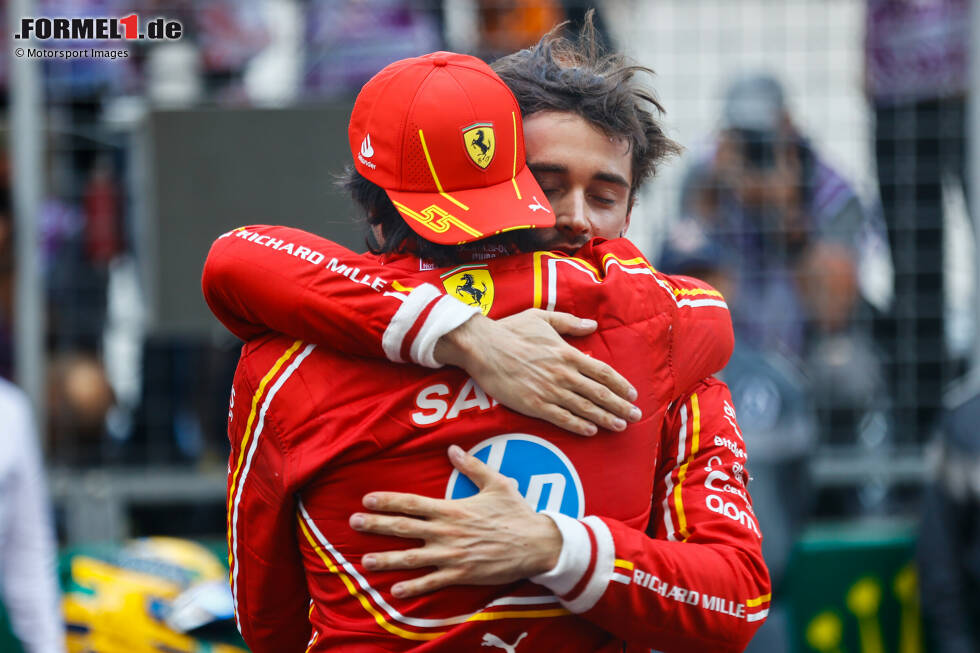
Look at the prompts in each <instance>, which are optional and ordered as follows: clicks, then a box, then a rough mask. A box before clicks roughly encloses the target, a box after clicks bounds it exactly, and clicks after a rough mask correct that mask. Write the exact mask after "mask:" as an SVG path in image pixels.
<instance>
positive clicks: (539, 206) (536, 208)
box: [527, 195, 551, 213]
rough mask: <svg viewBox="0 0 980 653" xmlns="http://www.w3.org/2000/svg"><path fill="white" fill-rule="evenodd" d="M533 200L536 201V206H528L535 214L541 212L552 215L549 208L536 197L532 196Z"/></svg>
mask: <svg viewBox="0 0 980 653" xmlns="http://www.w3.org/2000/svg"><path fill="white" fill-rule="evenodd" d="M531 199H532V200H534V204H528V205H527V208H529V209H531V210H532V211H534V212H535V213H537V212H538V211H539V210H540V211H544V212H545V213H551V211H549V210H548V207H547V206H545V205H544V204H542V203H541V202H540V200H538V198H537V196H536V195H532V196H531Z"/></svg>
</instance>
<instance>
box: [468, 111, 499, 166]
mask: <svg viewBox="0 0 980 653" xmlns="http://www.w3.org/2000/svg"><path fill="white" fill-rule="evenodd" d="M463 143H464V144H465V145H466V153H467V154H469V155H470V159H472V160H473V163H475V164H476V165H478V166H480V167H481V168H484V169H486V167H487V166H488V165H490V162H491V161H493V151H494V146H495V145H496V143H497V139H496V138H495V137H494V135H493V124H491V123H489V122H478V123H476V124H475V125H470V126H469V127H464V128H463Z"/></svg>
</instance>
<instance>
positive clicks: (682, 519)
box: [674, 393, 701, 542]
mask: <svg viewBox="0 0 980 653" xmlns="http://www.w3.org/2000/svg"><path fill="white" fill-rule="evenodd" d="M691 422H692V426H691V431H692V433H691V453H689V454H688V456H687V460H685V461H684V464H682V465H681V468H680V471H678V472H677V485H676V486H675V487H674V506H675V507H676V508H677V524H678V526H679V528H678V529H677V530H678V531H679V532H680V534H681V541H682V542H684V541H687V539H688V538H689V537H691V533H690V532H689V531H688V530H687V517H686V516H685V514H684V500H683V498H682V497H681V488H682V487H683V486H684V477H685V476H687V467H688V465H690V464H691V461H692V460H693V459H694V456H695V455H697V453H698V448H699V444H700V442H699V440H700V436H701V411H700V409H699V408H698V395H697V393H694V394H692V395H691Z"/></svg>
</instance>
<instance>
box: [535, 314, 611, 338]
mask: <svg viewBox="0 0 980 653" xmlns="http://www.w3.org/2000/svg"><path fill="white" fill-rule="evenodd" d="M532 310H534V311H535V313H534V314H535V315H536V316H537V317H540V318H541V319H543V320H544V321H545V322H547V323H548V324H550V325H551V328H552V329H554V330H555V331H557V332H558V333H560V334H562V335H566V336H587V335H589V334H590V333H592V332H594V331H595V330H596V329H597V328H598V327H599V324H598V323H597V322H596V321H595V320H590V319H585V318H580V317H576V316H574V315H572V314H571V313H562V312H558V311H542V310H540V309H532Z"/></svg>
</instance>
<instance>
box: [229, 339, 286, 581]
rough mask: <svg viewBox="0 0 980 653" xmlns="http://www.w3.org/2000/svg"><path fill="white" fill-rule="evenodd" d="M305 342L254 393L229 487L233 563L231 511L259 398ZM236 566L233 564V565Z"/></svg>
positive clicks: (278, 363) (266, 376)
mask: <svg viewBox="0 0 980 653" xmlns="http://www.w3.org/2000/svg"><path fill="white" fill-rule="evenodd" d="M302 344H303V341H302V340H297V341H296V342H294V343H293V344H292V346H291V347H290V348H289V349H287V350H286V353H284V354H283V355H282V356H280V357H279V360H277V361H276V364H275V365H273V366H272V369H271V370H269V371H268V373H266V375H265V376H264V377H262V380H261V381H260V382H259V389H258V390H256V391H255V394H254V395H252V408H251V410H250V411H249V413H248V421H247V422H245V435H244V436H243V437H242V446H241V450H240V451H239V452H238V461H237V462H236V463H235V471H234V473H233V474H232V477H231V485H230V486H229V488H228V563H229V565H231V563H232V562H233V561H232V558H231V551H232V547H231V511H232V509H233V505H234V502H235V490H236V489H237V487H236V486H237V484H238V474H239V473H240V472H241V471H242V463H243V462H244V461H245V452H246V451H247V450H248V441H249V439H250V438H251V437H252V425H253V424H254V423H255V415H256V412H257V410H258V407H259V400H260V399H261V398H262V397H263V395H265V387H266V386H267V385H268V384H269V381H271V380H272V379H273V377H275V376H276V374H278V373H279V370H280V369H282V366H283V365H285V364H286V361H288V360H289V359H290V357H292V355H293V354H295V353H296V350H297V349H299V348H300V345H302ZM231 566H232V568H234V566H233V565H231Z"/></svg>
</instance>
